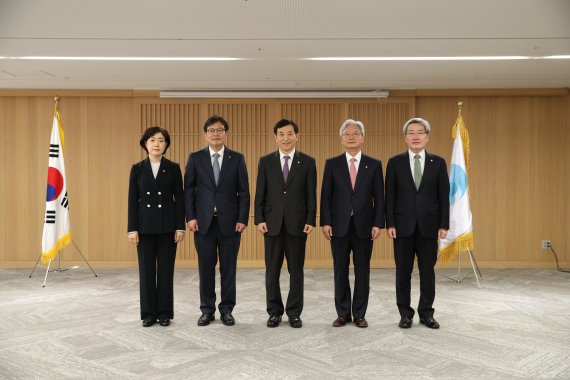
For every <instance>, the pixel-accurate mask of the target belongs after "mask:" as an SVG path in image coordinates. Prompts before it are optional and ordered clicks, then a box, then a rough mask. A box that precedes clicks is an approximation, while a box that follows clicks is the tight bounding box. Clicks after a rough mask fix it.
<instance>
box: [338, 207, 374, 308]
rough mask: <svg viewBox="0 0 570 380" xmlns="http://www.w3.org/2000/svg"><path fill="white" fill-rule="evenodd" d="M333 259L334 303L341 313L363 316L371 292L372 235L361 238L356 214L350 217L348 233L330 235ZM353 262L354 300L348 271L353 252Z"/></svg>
mask: <svg viewBox="0 0 570 380" xmlns="http://www.w3.org/2000/svg"><path fill="white" fill-rule="evenodd" d="M331 248H332V255H333V260H334V303H335V307H336V313H337V315H338V316H340V317H350V316H351V311H352V315H353V316H354V318H364V316H365V315H366V309H367V308H368V295H369V293H370V258H371V257H372V240H371V238H366V239H361V238H359V237H358V234H357V233H356V227H355V225H354V218H353V217H351V218H350V226H349V228H348V233H347V234H346V236H344V237H336V236H334V226H333V237H332V239H331ZM351 251H352V261H353V263H354V297H353V300H352V302H351V290H350V281H349V279H348V275H349V265H350V252H351Z"/></svg>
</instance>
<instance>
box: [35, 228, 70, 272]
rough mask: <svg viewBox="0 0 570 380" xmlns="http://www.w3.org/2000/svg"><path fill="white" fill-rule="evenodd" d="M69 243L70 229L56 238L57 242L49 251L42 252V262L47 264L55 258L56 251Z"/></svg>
mask: <svg viewBox="0 0 570 380" xmlns="http://www.w3.org/2000/svg"><path fill="white" fill-rule="evenodd" d="M69 244H71V231H70V232H68V233H66V234H65V235H63V236H62V237H60V238H59V239H57V243H55V245H54V246H53V248H51V249H50V250H49V251H46V252H42V264H47V263H49V262H50V261H51V260H53V259H55V257H56V256H57V253H58V252H59V251H61V250H62V249H64V248H65V247H67V246H68V245H69Z"/></svg>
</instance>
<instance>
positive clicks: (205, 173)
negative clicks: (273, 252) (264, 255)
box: [184, 147, 249, 236]
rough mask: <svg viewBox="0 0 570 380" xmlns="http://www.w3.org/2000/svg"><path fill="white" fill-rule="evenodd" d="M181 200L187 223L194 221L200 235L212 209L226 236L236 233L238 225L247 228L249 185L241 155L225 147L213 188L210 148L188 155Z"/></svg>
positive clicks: (208, 222)
mask: <svg viewBox="0 0 570 380" xmlns="http://www.w3.org/2000/svg"><path fill="white" fill-rule="evenodd" d="M184 200H185V205H186V221H189V220H193V219H196V220H197V221H198V228H199V230H198V232H197V233H198V234H200V235H205V234H206V233H207V232H208V229H209V228H210V224H211V223H212V218H213V217H214V206H215V207H216V210H217V213H218V223H219V225H220V230H221V232H222V234H224V235H225V236H231V235H233V234H235V233H236V224H237V223H243V224H245V225H247V223H248V219H249V182H248V177H247V168H246V166H245V159H244V157H243V155H242V154H241V153H238V152H236V151H233V150H231V149H228V147H225V149H224V156H223V160H222V167H221V170H220V177H219V178H218V185H216V182H215V180H214V169H213V167H212V158H211V156H210V150H209V148H208V147H206V148H205V149H202V150H199V151H196V152H193V153H191V154H190V156H189V157H188V163H187V164H186V173H185V174H184Z"/></svg>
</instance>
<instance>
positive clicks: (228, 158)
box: [212, 147, 233, 187]
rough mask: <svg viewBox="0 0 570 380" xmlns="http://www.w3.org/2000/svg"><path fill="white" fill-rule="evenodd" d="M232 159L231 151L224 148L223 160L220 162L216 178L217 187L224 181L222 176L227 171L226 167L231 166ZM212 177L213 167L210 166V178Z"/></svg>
mask: <svg viewBox="0 0 570 380" xmlns="http://www.w3.org/2000/svg"><path fill="white" fill-rule="evenodd" d="M232 159H233V154H232V151H231V150H229V149H228V147H225V149H224V158H223V160H222V167H221V169H220V178H218V187H219V186H220V185H221V183H222V180H223V179H224V174H226V172H227V171H228V166H230V164H231V162H232V161H231V160H232ZM213 176H214V167H213V166H212V177H213Z"/></svg>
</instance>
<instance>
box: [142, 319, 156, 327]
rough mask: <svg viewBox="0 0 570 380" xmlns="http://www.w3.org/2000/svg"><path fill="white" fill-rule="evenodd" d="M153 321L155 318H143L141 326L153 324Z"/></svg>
mask: <svg viewBox="0 0 570 380" xmlns="http://www.w3.org/2000/svg"><path fill="white" fill-rule="evenodd" d="M155 322H156V319H151V318H145V319H143V321H142V325H143V327H150V326H152V325H154V323H155Z"/></svg>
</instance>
